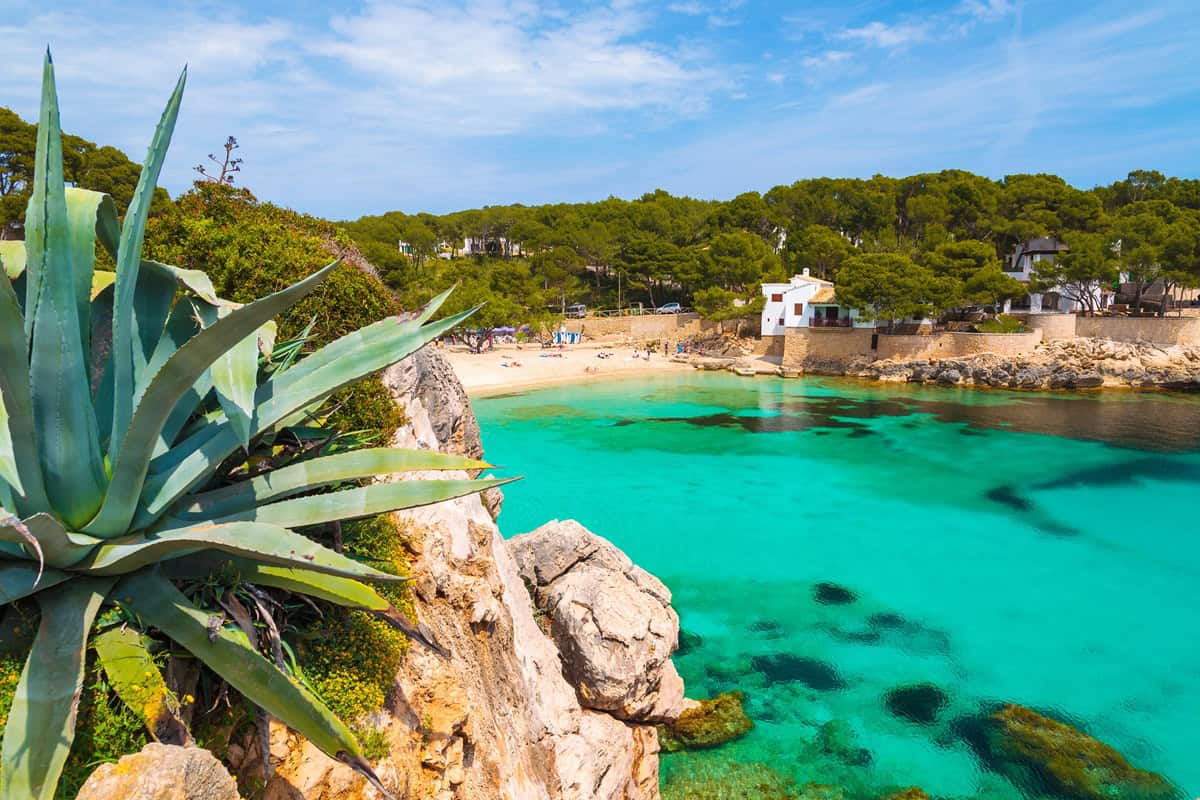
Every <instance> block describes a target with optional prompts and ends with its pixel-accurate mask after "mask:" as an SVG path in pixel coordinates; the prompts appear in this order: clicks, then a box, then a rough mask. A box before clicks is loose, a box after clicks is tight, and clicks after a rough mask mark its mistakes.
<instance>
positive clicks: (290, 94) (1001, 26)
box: [0, 0, 1200, 218]
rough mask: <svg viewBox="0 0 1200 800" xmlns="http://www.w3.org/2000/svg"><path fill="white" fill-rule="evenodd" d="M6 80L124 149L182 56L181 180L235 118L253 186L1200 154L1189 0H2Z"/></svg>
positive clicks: (1167, 166)
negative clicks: (44, 90)
mask: <svg viewBox="0 0 1200 800" xmlns="http://www.w3.org/2000/svg"><path fill="white" fill-rule="evenodd" d="M5 6H6V11H5V14H4V16H3V19H2V20H0V36H2V40H3V41H4V42H5V43H6V48H5V50H6V52H5V56H4V62H5V68H4V70H3V72H2V73H0V104H3V105H8V106H10V107H13V108H14V109H16V110H17V111H18V112H19V113H21V114H22V115H23V116H25V117H26V118H27V119H28V118H32V117H34V116H35V114H36V103H37V96H38V75H39V70H40V61H41V49H42V47H44V46H45V44H46V43H49V44H50V45H51V47H52V48H53V50H54V54H55V63H56V66H57V70H58V76H59V93H60V96H61V102H62V107H63V113H62V117H63V124H64V127H65V128H66V129H68V130H70V131H73V132H76V133H79V134H81V135H84V136H87V137H88V138H90V139H93V140H95V141H99V142H103V143H109V144H115V145H117V146H118V147H121V148H122V149H123V150H125V151H126V152H128V153H130V154H131V156H132V157H134V158H135V159H136V160H141V157H142V155H143V153H144V151H145V147H146V144H147V142H148V140H149V137H150V133H151V131H152V130H153V126H154V122H155V120H156V119H157V116H158V114H159V113H160V111H161V107H162V104H163V102H164V101H165V99H166V96H167V94H168V93H169V91H170V88H171V85H172V84H173V82H174V79H175V76H176V73H177V72H178V70H179V68H180V67H181V66H182V65H183V64H184V62H187V63H188V64H189V81H188V92H187V95H186V96H185V98H184V110H183V113H182V115H181V118H180V123H179V128H178V130H177V133H176V138H175V142H174V145H173V148H172V155H171V157H170V159H169V161H168V163H167V166H166V169H165V171H164V177H163V182H164V183H165V185H166V186H167V187H168V188H169V189H170V190H171V191H172V192H173V193H174V192H178V191H180V190H182V189H184V188H186V186H187V185H188V184H189V183H190V181H191V180H192V178H193V177H194V175H193V173H192V172H191V168H192V167H193V166H194V165H195V164H196V163H198V162H199V161H201V160H203V158H204V156H205V154H207V153H209V152H211V151H213V150H216V149H217V148H219V146H220V145H221V143H222V142H223V141H224V139H225V137H226V136H228V135H230V134H232V135H234V136H236V137H238V139H239V140H240V142H241V144H242V150H241V155H242V157H243V158H244V159H245V166H244V171H243V173H242V176H241V177H242V182H243V183H244V184H245V185H246V186H248V187H249V188H251V189H252V190H254V191H255V192H256V193H257V194H258V195H259V196H260V197H262V198H264V199H269V200H272V201H274V202H277V203H281V204H284V205H288V206H291V207H294V208H297V209H300V210H303V211H308V212H312V213H317V214H322V215H325V216H330V217H334V218H347V217H356V216H359V215H361V214H365V213H378V212H382V211H386V210H391V209H401V210H405V211H409V212H413V211H421V210H425V211H433V212H444V211H450V210H455V209H459V208H468V207H475V206H480V205H484V204H489V203H510V202H523V203H542V202H556V201H584V200H596V199H601V198H604V197H606V196H608V195H617V196H621V197H633V196H637V195H639V194H641V193H642V192H644V191H648V190H651V189H654V188H658V187H661V188H665V189H667V190H669V191H671V192H674V193H682V194H690V195H693V196H697V197H705V198H713V197H716V198H726V197H731V196H733V195H735V194H737V193H739V192H742V191H746V190H749V189H757V190H760V191H765V190H766V189H768V188H770V187H771V186H773V185H776V184H779V183H790V182H792V181H794V180H797V179H800V178H805V177H814V176H820V175H830V176H861V177H866V176H870V175H871V174H874V173H883V174H888V175H907V174H911V173H914V172H920V171H930V170H938V169H944V168H951V167H953V168H961V169H969V170H972V171H975V172H979V173H981V174H985V175H989V176H992V177H1001V176H1003V175H1005V174H1009V173H1014V172H1054V173H1057V174H1060V175H1062V176H1063V177H1065V178H1067V180H1069V181H1071V182H1072V183H1074V184H1076V185H1079V186H1085V187H1087V186H1091V185H1094V184H1096V183H1107V182H1110V181H1112V180H1115V179H1117V178H1120V177H1123V176H1124V175H1125V174H1126V173H1127V172H1128V171H1129V170H1131V169H1141V168H1145V169H1159V170H1161V171H1163V172H1166V173H1168V174H1174V175H1180V176H1185V177H1197V176H1198V175H1200V156H1198V155H1197V154H1198V153H1200V69H1198V67H1200V2H1197V0H1143V1H1142V2H1102V1H1101V2H1094V1H1093V2H1083V1H1079V2H1076V1H1075V0H891V1H890V2H889V1H888V0H842V2H836V0H821V1H820V2H816V3H789V4H784V3H764V2H754V0H740V1H739V0H673V1H672V2H666V3H659V4H652V3H643V2H637V0H610V1H609V2H585V3H572V2H554V1H553V0H547V1H546V2H539V0H512V1H511V2H509V1H506V0H482V1H481V2H473V1H470V2H458V1H457V0H451V2H443V3H424V2H416V1H410V0H370V1H368V2H320V3H319V2H312V1H311V0H302V1H301V2H282V1H276V0H271V1H270V2H259V3H209V2H202V1H199V2H186V3H178V2H165V3H163V2H144V1H143V0H126V1H125V2H111V0H92V2H86V3H82V2H81V3H75V2H49V3H46V2H32V1H30V0H8V1H7V2H6V3H5Z"/></svg>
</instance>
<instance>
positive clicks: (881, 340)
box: [782, 328, 1042, 372]
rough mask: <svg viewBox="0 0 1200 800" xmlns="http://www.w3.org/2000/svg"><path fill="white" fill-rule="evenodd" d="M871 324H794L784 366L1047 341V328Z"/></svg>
mask: <svg viewBox="0 0 1200 800" xmlns="http://www.w3.org/2000/svg"><path fill="white" fill-rule="evenodd" d="M875 336H876V331H874V330H872V329H870V328H789V329H788V331H787V333H786V334H785V336H784V347H783V360H782V366H783V369H785V370H795V371H801V372H803V371H809V372H813V371H821V372H828V371H833V372H837V371H839V370H840V369H842V368H844V367H845V366H846V365H847V364H848V363H849V362H851V361H861V360H863V359H866V360H868V361H880V360H884V359H896V360H915V359H929V358H962V357H967V356H973V355H978V354H980V353H995V354H997V355H1004V356H1012V355H1019V354H1021V353H1028V352H1030V351H1031V350H1033V349H1034V348H1035V347H1037V345H1038V344H1039V343H1040V342H1041V341H1042V332H1041V331H1040V330H1033V331H1029V332H1027V333H959V332H951V331H945V332H941V333H935V334H932V335H929V336H915V335H902V334H885V333H879V334H878V335H877V337H878V338H877V339H876V341H875V348H874V349H872V347H871V344H872V338H873V337H875Z"/></svg>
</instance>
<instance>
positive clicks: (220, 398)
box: [199, 306, 259, 448]
mask: <svg viewBox="0 0 1200 800" xmlns="http://www.w3.org/2000/svg"><path fill="white" fill-rule="evenodd" d="M230 310H231V309H229V308H228V307H225V308H214V307H212V306H208V307H200V308H199V311H200V319H201V322H202V323H203V324H204V325H206V326H207V325H212V324H213V323H215V322H216V321H217V319H219V318H220V317H224V316H227V315H228V314H229V313H230ZM258 337H259V332H258V331H255V332H254V333H251V334H250V335H249V336H247V337H246V338H245V339H242V340H241V341H240V342H238V343H237V344H235V345H234V346H233V347H231V348H229V349H228V350H226V351H225V352H224V353H222V354H221V357H220V358H218V359H217V360H216V361H215V362H213V365H212V366H211V367H210V368H209V374H210V375H211V376H212V384H213V388H214V389H215V390H216V392H217V402H219V403H220V404H221V408H222V409H224V411H225V416H226V418H227V419H228V420H229V423H230V424H231V425H232V426H233V429H234V432H235V433H236V434H237V435H238V440H239V442H238V443H239V444H240V445H241V446H242V447H246V448H248V447H249V446H250V436H251V430H250V424H251V421H252V420H251V416H252V415H253V414H254V392H255V390H256V389H257V388H258Z"/></svg>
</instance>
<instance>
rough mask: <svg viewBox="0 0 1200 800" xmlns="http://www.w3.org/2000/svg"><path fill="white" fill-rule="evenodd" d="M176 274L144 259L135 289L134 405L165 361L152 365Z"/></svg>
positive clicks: (172, 295) (174, 284)
mask: <svg viewBox="0 0 1200 800" xmlns="http://www.w3.org/2000/svg"><path fill="white" fill-rule="evenodd" d="M175 288H176V283H175V278H174V277H173V276H172V275H171V274H170V273H169V272H166V271H164V270H160V269H154V268H152V267H150V265H149V262H142V266H141V269H140V270H139V271H138V276H137V284H136V285H135V287H134V290H133V316H132V317H131V320H132V323H133V347H132V348H131V352H132V354H133V385H134V397H133V407H134V408H137V405H138V403H139V402H140V401H141V399H142V395H143V394H144V393H145V391H146V387H147V386H149V385H150V381H151V379H152V378H153V377H154V375H155V374H156V373H157V371H158V370H157V369H155V368H154V367H158V366H161V365H157V364H156V365H154V367H152V366H151V362H152V361H153V359H154V355H155V353H156V350H157V348H158V343H159V340H160V339H161V338H162V336H163V328H164V327H165V326H166V324H167V316H168V315H169V314H170V313H171V306H172V304H173V303H174V301H175Z"/></svg>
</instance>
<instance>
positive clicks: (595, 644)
mask: <svg viewBox="0 0 1200 800" xmlns="http://www.w3.org/2000/svg"><path fill="white" fill-rule="evenodd" d="M509 545H510V546H511V547H512V550H513V554H514V555H515V556H516V559H517V563H518V565H519V567H520V570H521V577H522V578H523V579H524V580H525V583H526V585H527V586H529V588H530V591H531V592H532V594H533V598H534V602H535V603H536V604H537V607H538V609H540V610H541V611H542V612H543V613H544V614H545V615H546V617H547V619H548V620H549V627H550V636H551V638H552V639H554V641H555V643H556V644H557V645H558V647H559V651H560V652H561V654H562V663H563V674H564V675H565V676H566V678H567V680H568V681H570V683H571V685H572V686H574V687H575V691H576V692H577V693H578V695H579V702H580V703H581V704H582V705H583V706H585V707H587V708H592V709H596V710H598V711H608V712H610V713H612V714H614V715H615V716H617V717H620V718H621V719H625V720H636V721H640V722H664V721H668V720H674V719H676V718H677V717H678V716H679V714H680V712H682V711H683V709H684V698H683V680H682V679H681V678H680V677H679V673H677V672H676V671H675V665H674V664H672V663H671V653H672V652H674V650H675V647H676V645H677V644H678V642H679V616H678V615H677V614H676V613H675V610H674V609H673V608H671V592H670V591H669V590H668V589H667V587H666V586H664V585H663V584H662V581H660V580H658V578H655V577H654V576H653V575H651V574H650V573H648V572H646V571H645V570H644V569H641V568H640V567H638V566H636V565H635V564H634V563H633V562H632V561H630V560H629V557H628V556H626V555H625V554H624V553H622V552H621V551H620V550H618V549H617V548H616V547H614V546H613V545H612V544H611V543H610V542H608V541H607V540H605V539H602V538H600V537H599V536H596V535H595V534H594V533H591V532H590V531H588V530H587V529H586V528H584V527H583V526H582V525H580V524H579V523H578V522H575V521H574V520H567V521H565V522H559V521H558V520H555V521H553V522H548V523H546V524H545V525H543V526H542V527H540V528H538V529H537V530H535V531H533V532H532V533H527V534H525V535H523V536H517V537H514V538H513V539H512V540H511V541H510V542H509Z"/></svg>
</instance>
